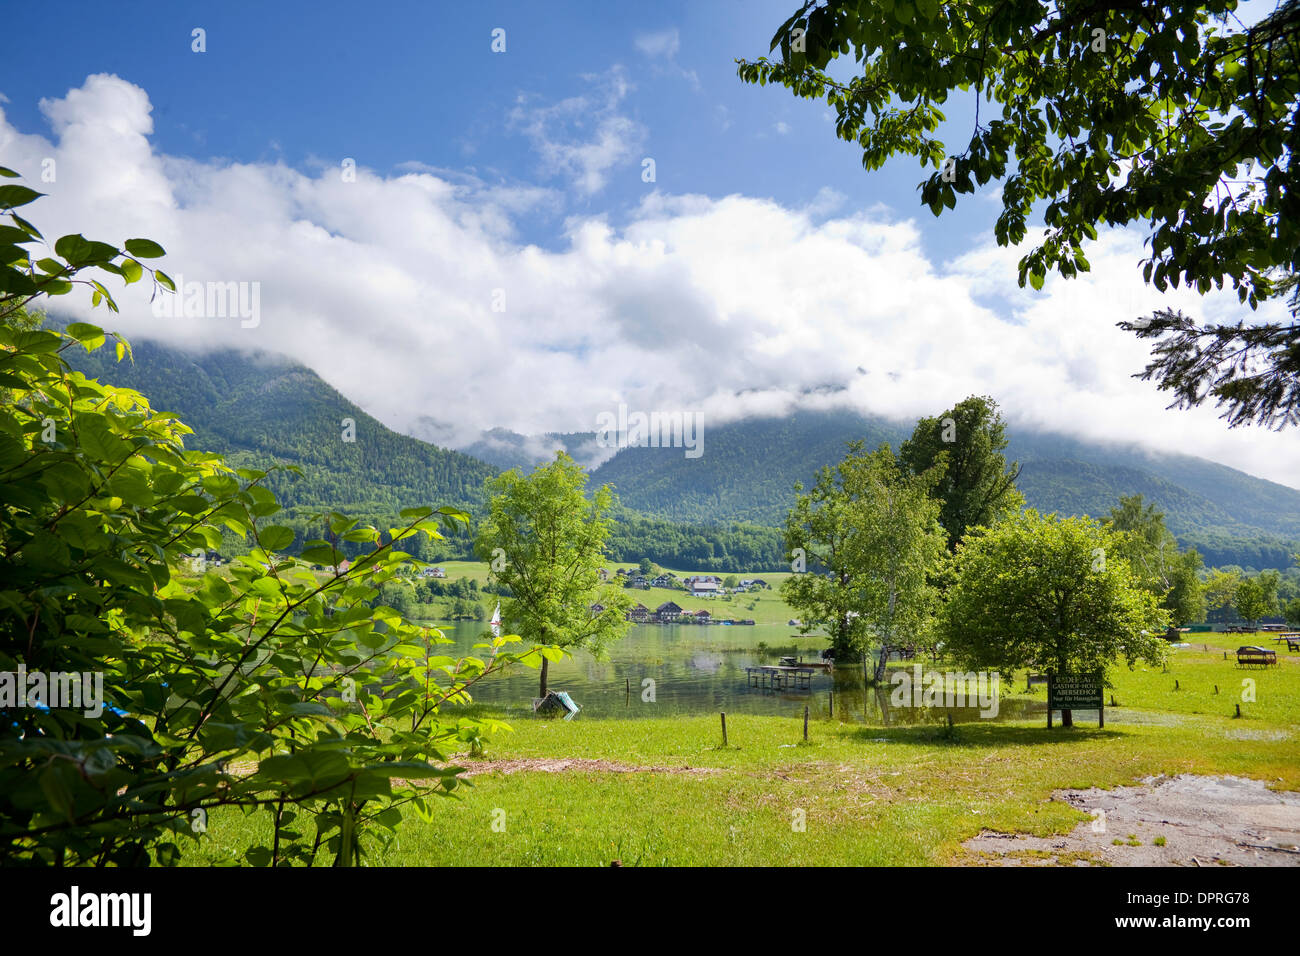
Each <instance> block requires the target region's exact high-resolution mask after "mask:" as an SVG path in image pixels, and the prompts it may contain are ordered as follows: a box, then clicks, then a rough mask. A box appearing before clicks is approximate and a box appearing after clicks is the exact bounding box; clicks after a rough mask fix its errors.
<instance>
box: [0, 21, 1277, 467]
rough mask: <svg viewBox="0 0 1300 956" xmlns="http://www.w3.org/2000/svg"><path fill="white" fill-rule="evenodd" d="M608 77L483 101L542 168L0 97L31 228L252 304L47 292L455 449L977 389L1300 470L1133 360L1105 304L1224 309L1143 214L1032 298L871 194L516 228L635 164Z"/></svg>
mask: <svg viewBox="0 0 1300 956" xmlns="http://www.w3.org/2000/svg"><path fill="white" fill-rule="evenodd" d="M661 46H662V44H661ZM654 52H660V53H662V52H663V51H661V50H660V48H659V47H655V48H654ZM620 82H622V81H621V80H620V78H619V74H618V73H617V72H612V73H610V74H608V75H605V76H602V77H593V78H592V84H593V91H592V94H591V103H593V104H595V105H596V106H597V107H598V110H599V115H598V116H596V117H595V120H594V121H593V122H589V123H580V122H576V119H577V113H576V112H575V109H576V107H575V106H574V105H573V104H572V103H570V102H568V101H561V102H558V103H555V104H549V105H548V104H545V103H542V104H537V103H534V102H532V101H531V100H528V101H525V102H524V103H523V104H522V105H521V106H520V107H519V110H520V112H516V113H515V114H506V115H503V116H502V117H501V123H502V124H505V125H508V124H515V126H516V127H518V128H520V129H522V130H523V131H524V132H525V136H526V138H527V139H528V141H530V142H532V143H533V145H534V148H535V149H536V150H537V151H538V152H539V161H540V164H541V166H542V167H544V168H545V169H546V170H547V171H548V172H547V173H546V174H545V176H544V178H545V179H546V180H547V181H546V182H544V183H508V182H506V183H503V182H485V181H482V180H479V179H476V178H474V177H472V176H466V175H456V174H453V173H450V172H446V173H444V172H443V171H437V170H427V169H425V168H423V167H421V166H420V165H419V164H418V162H416V161H414V160H413V161H412V163H410V164H404V166H403V169H402V171H396V172H393V173H392V174H390V175H384V174H380V173H377V172H374V171H372V170H369V169H367V168H366V167H365V165H364V161H363V160H361V159H359V160H358V166H357V169H356V174H355V177H350V176H348V175H345V173H346V170H345V169H344V168H343V167H341V166H340V165H339V164H338V163H337V162H335V161H331V162H328V163H327V162H324V161H322V162H321V164H320V165H319V166H318V167H317V168H314V169H311V170H307V171H303V170H298V169H293V168H290V167H288V166H286V165H283V164H279V163H275V162H266V163H236V162H228V161H225V160H222V159H220V158H214V159H204V160H198V159H194V158H188V157H182V156H170V155H163V154H161V153H159V152H158V151H157V150H156V149H155V148H154V146H153V144H152V143H151V141H150V136H151V133H152V130H153V124H152V120H151V116H150V113H151V106H150V100H149V95H148V93H147V91H145V90H143V89H141V88H140V87H138V86H135V85H133V84H131V83H129V82H127V81H126V80H123V79H121V78H119V77H116V76H112V75H107V74H98V75H94V76H91V77H88V78H87V79H86V81H85V83H84V84H83V85H82V86H81V87H80V88H77V89H74V90H71V91H69V92H68V93H67V95H65V96H63V97H62V98H57V99H50V100H46V101H43V102H42V104H41V105H42V110H43V113H44V115H45V116H46V118H47V119H48V121H49V130H48V131H46V132H39V133H38V132H33V131H30V130H27V131H20V130H17V129H15V128H13V126H12V125H10V123H9V121H8V120H7V118H5V117H4V115H3V112H0V163H2V164H3V165H6V166H10V167H12V168H14V169H16V170H18V171H19V172H20V173H22V174H23V175H24V176H25V177H26V180H25V181H26V182H27V183H28V184H29V185H32V186H33V187H34V188H37V189H41V190H42V191H44V192H46V193H48V194H49V195H48V196H47V197H46V198H43V199H40V200H38V201H37V203H35V204H34V205H32V206H31V207H29V208H30V210H31V215H30V216H29V218H31V219H32V220H33V221H34V222H35V223H36V224H37V225H38V226H39V227H41V229H42V231H43V232H44V233H45V234H46V235H47V236H49V237H51V238H53V237H56V236H59V235H62V234H64V233H67V232H82V233H84V234H85V235H87V236H88V237H90V238H94V239H102V240H105V241H119V242H120V241H121V240H123V239H126V238H129V237H133V236H146V237H149V238H152V239H155V240H157V241H159V242H160V243H162V244H163V245H164V246H165V247H166V248H167V251H168V256H167V258H166V260H163V262H162V265H163V268H164V269H167V270H168V271H169V272H170V273H171V274H172V275H173V276H174V277H181V276H183V278H184V280H185V281H186V282H203V283H209V282H213V283H228V282H237V283H238V282H250V283H251V282H257V283H260V287H259V288H260V300H259V301H260V311H261V314H260V317H259V321H258V322H257V324H256V325H255V326H253V327H246V323H241V321H240V320H239V319H238V318H236V317H225V318H221V317H196V316H191V317H183V316H182V317H173V318H160V317H158V316H156V315H155V314H154V311H153V310H152V309H151V307H150V302H149V295H148V290H147V289H144V288H142V285H143V284H142V285H141V286H132V287H131V288H130V289H127V290H125V291H123V292H121V293H120V294H119V293H118V292H117V290H116V288H115V290H114V292H115V295H118V301H119V304H120V305H121V307H122V314H121V315H120V316H113V315H110V314H109V313H107V312H105V311H103V310H94V311H92V310H91V309H90V307H89V302H88V299H86V298H85V297H83V296H80V295H72V296H68V297H67V298H66V299H64V300H63V301H61V302H59V303H58V305H59V306H60V307H65V306H66V307H68V308H69V310H70V311H71V312H73V313H75V314H76V316H77V317H78V318H83V319H89V320H91V321H96V322H99V323H100V324H103V325H106V326H107V327H110V328H115V329H119V330H120V331H122V332H123V333H125V334H126V335H127V336H128V337H131V336H134V337H145V338H155V339H158V340H160V341H162V342H164V343H166V344H169V345H172V346H180V347H184V348H188V349H193V350H204V349H211V348H216V347H233V348H246V349H263V350H268V351H273V352H282V353H284V354H286V355H289V356H291V357H292V358H294V359H296V360H298V361H300V362H302V363H304V364H306V365H308V366H310V367H311V368H313V369H315V370H316V371H317V372H318V373H319V374H320V375H321V376H322V377H323V378H324V379H325V380H326V381H328V382H329V383H330V384H331V385H333V386H334V387H336V388H338V389H339V390H340V391H342V392H343V393H344V394H346V395H347V396H348V397H349V398H351V399H352V400H354V401H355V402H356V403H357V404H358V405H360V406H362V407H364V408H365V409H366V410H367V411H369V412H370V413H371V414H373V415H375V416H376V417H377V418H379V419H380V420H382V421H383V422H385V423H386V424H388V425H390V426H391V427H394V428H396V429H399V430H402V431H406V432H408V433H413V434H418V435H420V436H421V437H426V438H433V439H435V440H437V441H439V442H440V443H442V444H446V445H451V446H454V447H459V446H463V445H466V444H468V443H471V442H473V441H474V440H475V439H477V438H478V437H479V436H480V434H481V433H482V431H483V430H485V429H489V428H492V427H495V426H500V427H504V428H509V429H512V430H514V431H517V432H521V433H525V434H540V433H544V432H587V431H592V430H593V429H594V428H595V427H596V422H597V416H598V415H600V414H601V413H602V412H606V413H608V412H612V411H616V410H617V408H618V406H619V404H620V403H626V405H627V406H628V407H629V408H632V409H640V410H644V411H647V412H648V411H653V410H664V411H673V410H681V411H684V412H690V413H693V414H697V415H700V416H702V419H703V421H704V423H705V427H706V429H707V427H708V425H709V423H717V424H721V423H723V422H726V421H731V420H735V419H737V418H741V417H745V416H749V415H755V414H763V415H770V414H780V413H782V412H785V411H788V410H791V409H794V408H832V407H837V406H849V407H853V408H856V409H859V410H862V411H866V412H870V413H873V414H877V415H884V416H888V417H893V418H899V419H910V418H915V417H916V416H918V415H922V414H933V413H935V412H937V411H939V410H940V409H942V408H943V407H945V406H946V405H948V404H951V403H952V402H955V401H957V400H959V399H961V398H962V397H964V396H965V395H967V394H970V393H979V394H988V395H992V396H994V397H995V398H996V399H997V400H998V401H999V402H1000V403H1001V404H1002V406H1003V408H1004V410H1005V411H1006V413H1007V414H1008V417H1009V418H1010V419H1011V420H1012V421H1013V422H1015V423H1020V424H1023V425H1026V426H1033V427H1036V428H1041V429H1050V430H1055V431H1061V432H1065V433H1067V434H1072V435H1077V436H1080V437H1083V438H1086V439H1089V440H1102V441H1106V440H1113V441H1117V442H1128V441H1137V442H1142V443H1144V444H1145V445H1147V446H1149V447H1152V448H1156V449H1164V450H1171V451H1184V452H1189V453H1192V454H1196V455H1200V456H1203V457H1206V458H1210V459H1213V460H1216V461H1220V462H1223V463H1225V464H1230V465H1232V466H1234V467H1238V468H1241V469H1243V470H1246V471H1249V472H1251V473H1254V474H1257V475H1260V476H1262V477H1266V478H1271V479H1273V480H1275V481H1280V482H1283V483H1286V484H1290V485H1293V486H1297V485H1300V477H1298V476H1300V443H1297V442H1296V441H1295V436H1294V435H1292V434H1288V433H1281V434H1275V433H1271V432H1267V431H1261V430H1253V429H1238V430H1235V431H1232V430H1229V429H1227V428H1226V427H1225V425H1224V424H1223V423H1222V422H1221V421H1220V420H1219V419H1218V417H1217V413H1216V412H1215V411H1214V410H1212V409H1199V410H1196V411H1194V412H1173V411H1167V410H1166V409H1165V407H1164V406H1165V405H1166V404H1167V402H1168V399H1167V397H1166V396H1164V395H1162V394H1160V393H1158V392H1156V391H1155V389H1154V388H1153V387H1152V386H1151V385H1150V384H1149V383H1144V382H1140V381H1138V380H1136V379H1134V378H1132V377H1131V376H1132V375H1133V373H1135V372H1138V371H1140V370H1141V368H1142V367H1143V365H1144V364H1145V361H1146V358H1147V352H1146V348H1145V346H1143V345H1141V344H1140V343H1138V342H1136V341H1135V340H1134V339H1133V337H1132V336H1131V335H1126V334H1124V333H1122V332H1120V331H1119V330H1118V329H1116V328H1115V327H1114V325H1115V323H1116V322H1117V321H1120V320H1121V319H1125V318H1129V317H1131V316H1134V315H1137V314H1140V313H1142V312H1149V311H1150V310H1151V309H1153V308H1155V307H1158V306H1164V307H1178V308H1182V309H1183V310H1184V311H1186V312H1188V313H1191V314H1195V315H1201V316H1232V315H1235V314H1237V313H1238V311H1239V310H1240V309H1241V308H1242V307H1240V306H1239V305H1238V303H1237V301H1236V298H1235V296H1233V295H1231V294H1214V295H1210V296H1207V297H1204V298H1202V297H1200V296H1197V295H1196V294H1195V293H1190V292H1187V291H1186V290H1178V291H1175V292H1173V293H1171V294H1168V295H1161V294H1159V293H1156V292H1154V291H1153V290H1150V289H1148V288H1147V287H1145V286H1144V285H1143V284H1142V282H1141V280H1140V275H1139V272H1138V269H1137V262H1138V259H1139V257H1140V255H1141V239H1140V237H1139V236H1138V235H1137V234H1135V233H1131V232H1123V231H1111V232H1109V233H1103V235H1102V238H1101V240H1100V241H1099V242H1098V243H1097V244H1096V245H1095V246H1094V247H1093V248H1092V249H1090V250H1089V260H1090V261H1091V263H1092V266H1093V271H1092V272H1091V273H1090V274H1089V275H1086V276H1083V277H1082V278H1079V279H1075V280H1070V281H1063V280H1059V279H1049V280H1048V283H1047V284H1046V285H1045V286H1044V288H1043V290H1042V291H1041V292H1032V291H1029V290H1020V289H1018V288H1017V287H1016V283H1015V276H1016V269H1015V263H1016V260H1017V259H1018V253H1017V251H1016V250H1010V249H1000V248H997V247H996V246H994V245H992V243H991V241H989V242H985V241H984V239H985V237H982V236H981V237H978V238H977V239H975V240H973V241H972V244H971V247H970V251H969V252H968V253H967V254H965V255H963V256H962V257H960V258H959V259H957V260H955V261H951V262H946V263H940V262H934V261H931V260H930V259H929V258H927V255H926V251H925V248H924V244H923V241H922V237H921V232H920V230H919V228H918V226H917V224H916V223H915V222H913V221H911V220H909V219H907V218H902V217H899V216H898V215H897V213H895V212H893V211H891V210H890V209H889V208H888V207H885V206H883V205H879V206H877V207H875V208H871V209H866V210H846V209H844V208H843V206H842V204H837V203H835V202H832V201H829V199H830V198H832V197H822V199H819V201H818V202H816V203H814V204H812V205H811V206H808V207H805V208H790V207H787V206H784V205H781V204H778V203H776V202H773V201H771V200H768V199H765V198H762V197H754V196H743V195H730V196H721V197H709V196H702V195H675V194H669V193H666V192H663V191H661V190H660V189H658V188H657V186H656V185H655V184H654V183H648V184H646V187H645V188H646V195H645V197H644V198H643V199H642V200H641V201H640V203H639V204H637V205H636V206H634V207H632V208H629V209H621V210H617V211H611V212H608V213H604V214H600V213H590V212H574V213H572V214H571V215H570V217H569V218H568V219H566V220H565V223H564V227H563V233H562V235H561V236H558V237H557V241H556V243H555V244H554V247H553V248H542V247H539V246H537V245H531V244H525V243H523V242H522V241H520V240H519V238H518V231H517V230H518V224H519V223H520V222H522V221H523V220H524V218H525V217H527V216H529V214H530V211H531V210H533V209H534V208H535V207H537V206H539V205H542V204H549V205H551V206H553V205H554V204H555V203H557V202H559V203H564V202H566V201H569V200H571V201H572V208H573V209H582V210H586V209H589V208H590V206H591V203H590V202H589V200H590V197H591V196H592V195H595V194H597V193H599V191H600V189H601V186H602V183H604V182H605V181H606V180H607V178H608V177H609V176H610V175H613V174H615V172H617V173H618V174H619V175H637V169H636V167H637V166H638V164H639V152H638V150H639V146H640V144H641V143H642V142H643V140H644V137H645V135H646V131H645V130H644V128H642V127H641V125H640V124H639V123H637V122H636V121H635V120H634V119H633V118H631V117H629V116H627V115H624V113H623V112H621V108H622V107H621V104H622V93H621V92H620V87H619V85H618V84H619V83H620ZM584 137H585V139H584ZM47 160H53V166H52V167H50V166H49V164H48V163H46V161H47ZM45 168H53V169H54V170H55V179H54V181H53V182H49V183H42V182H41V171H42V169H45ZM349 179H351V181H349ZM557 179H559V180H565V181H566V183H565V185H564V186H560V187H557V186H556V185H555V180H557ZM565 190H567V192H566V191H565ZM823 200H825V201H823ZM1272 311H1280V307H1270V309H1268V310H1266V309H1261V310H1260V316H1261V317H1263V316H1265V315H1267V314H1269V313H1270V312H1272ZM706 447H707V444H706Z"/></svg>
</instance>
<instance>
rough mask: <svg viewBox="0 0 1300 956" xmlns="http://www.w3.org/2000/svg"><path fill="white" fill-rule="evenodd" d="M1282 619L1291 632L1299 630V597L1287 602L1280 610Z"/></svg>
mask: <svg viewBox="0 0 1300 956" xmlns="http://www.w3.org/2000/svg"><path fill="white" fill-rule="evenodd" d="M1282 619H1283V620H1284V621H1286V626H1287V627H1289V628H1291V629H1292V630H1300V597H1298V598H1292V599H1291V600H1290V601H1287V602H1286V604H1285V605H1284V606H1283V608H1282Z"/></svg>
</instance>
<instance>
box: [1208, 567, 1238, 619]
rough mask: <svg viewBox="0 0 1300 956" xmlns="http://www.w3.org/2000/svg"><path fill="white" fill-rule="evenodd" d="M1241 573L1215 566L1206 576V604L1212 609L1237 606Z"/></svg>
mask: <svg viewBox="0 0 1300 956" xmlns="http://www.w3.org/2000/svg"><path fill="white" fill-rule="evenodd" d="M1240 586H1241V574H1240V573H1239V572H1237V571H1233V570H1229V569H1227V568H1214V569H1213V570H1212V571H1210V573H1209V574H1208V575H1207V576H1206V578H1205V583H1204V584H1203V586H1202V587H1203V590H1204V592H1205V606H1206V607H1207V608H1209V609H1210V610H1211V611H1216V610H1218V609H1220V608H1231V607H1235V604H1236V600H1237V589H1238V587H1240Z"/></svg>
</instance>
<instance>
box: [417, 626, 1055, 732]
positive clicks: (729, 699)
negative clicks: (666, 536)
mask: <svg viewBox="0 0 1300 956" xmlns="http://www.w3.org/2000/svg"><path fill="white" fill-rule="evenodd" d="M441 627H442V631H443V634H444V635H445V636H446V637H449V638H451V639H452V640H454V641H455V644H456V650H457V651H458V652H459V653H461V654H470V653H473V654H476V655H481V654H482V653H483V652H482V651H481V650H479V651H473V650H471V649H472V647H473V645H474V644H475V643H478V642H480V641H482V640H483V639H484V638H483V635H484V633H485V629H484V625H483V624H481V623H458V624H445V625H441ZM760 643H762V644H766V645H768V646H769V647H770V648H772V649H773V650H769V651H767V653H764V652H763V651H762V650H761V649H760V648H759V646H758V645H759V644H760ZM792 646H794V647H795V648H797V650H796V653H797V654H798V655H800V656H802V659H803V660H807V661H815V660H818V655H819V654H820V652H821V649H822V647H824V646H825V643H824V639H823V638H808V637H804V638H798V637H795V636H794V635H793V634H792V632H791V629H790V628H788V627H784V626H778V625H754V626H732V627H727V626H721V625H713V626H708V627H701V626H698V625H681V626H673V625H634V626H633V627H632V628H630V629H629V631H628V634H627V636H626V637H624V638H623V640H621V641H619V642H618V643H617V644H615V645H614V646H613V647H612V648H611V649H610V650H609V652H608V653H607V655H606V658H605V659H604V660H596V659H594V658H593V657H592V656H591V655H590V654H588V653H586V652H585V651H577V652H575V653H573V654H572V655H571V656H569V657H566V658H565V659H564V660H562V661H558V662H553V663H552V664H551V666H550V673H549V678H548V680H549V684H550V689H552V690H564V691H568V692H569V694H570V695H571V696H572V697H573V699H574V700H575V701H576V702H577V703H578V705H579V706H580V707H581V708H582V714H580V715H579V717H578V719H579V720H581V719H582V715H583V714H585V715H587V716H589V717H627V718H636V717H667V716H673V715H678V714H683V715H698V714H716V713H718V712H719V711H725V712H727V713H736V714H773V715H783V716H788V717H793V716H800V715H802V714H803V709H804V707H805V706H806V707H808V709H809V713H810V715H811V716H812V717H814V718H818V717H828V716H831V707H832V706H834V716H835V717H836V718H837V719H840V720H845V721H858V722H862V723H869V724H878V725H884V726H889V725H894V724H915V723H942V722H944V721H945V720H946V716H947V715H948V714H949V713H951V715H952V719H953V720H954V721H955V722H965V721H976V720H980V719H982V718H980V716H979V708H977V707H952V708H944V707H931V708H914V707H907V708H898V707H891V706H890V705H889V690H890V688H888V687H885V688H866V687H864V684H863V680H862V670H861V667H841V668H840V669H839V670H836V671H834V672H824V671H818V672H816V673H814V674H813V676H812V679H811V682H810V687H809V688H807V689H799V690H795V689H779V690H770V689H766V688H761V687H751V686H749V685H748V681H747V680H746V674H745V668H746V667H753V666H756V665H760V664H775V663H777V662H778V661H777V657H778V656H779V654H787V653H789V652H790V648H791V647H792ZM776 649H779V652H778V651H777V650H776ZM446 653H451V649H450V648H448V650H447V652H446ZM537 690H538V674H537V671H536V670H531V669H529V668H526V667H518V666H516V667H514V668H512V669H511V670H509V671H507V672H505V673H502V674H496V675H493V676H491V677H488V678H486V679H485V680H483V681H482V682H481V683H479V684H477V685H476V686H475V687H474V689H473V691H472V692H473V695H474V698H475V700H476V701H478V702H479V703H483V704H487V705H489V706H492V707H494V708H499V709H501V710H504V711H505V712H506V713H507V714H508V715H511V716H517V715H520V714H530V713H531V712H532V698H533V697H535V696H536V694H537ZM1045 708H1046V703H1045V701H1043V700H1039V701H1023V700H1006V699H1004V700H1002V701H1000V703H999V707H998V716H997V717H996V718H993V719H997V720H1022V719H1026V718H1030V717H1039V716H1044V715H1045V713H1046V710H1045Z"/></svg>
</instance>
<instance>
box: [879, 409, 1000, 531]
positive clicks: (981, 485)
mask: <svg viewBox="0 0 1300 956" xmlns="http://www.w3.org/2000/svg"><path fill="white" fill-rule="evenodd" d="M1006 447H1007V434H1006V423H1005V422H1004V421H1003V420H1002V415H1001V414H1000V413H999V412H998V406H997V402H995V401H993V399H991V398H988V397H983V396H976V395H972V396H970V397H969V398H966V399H964V400H962V401H961V402H958V403H957V405H955V406H954V407H953V408H950V409H948V410H947V411H945V412H943V413H942V414H941V415H939V416H937V417H935V418H922V419H921V420H920V421H918V422H917V423H916V428H915V429H913V430H912V436H911V437H910V438H908V439H907V440H906V441H904V442H903V443H902V445H900V446H899V449H898V458H899V461H900V462H902V464H903V466H904V467H905V468H906V469H907V470H908V471H909V472H910V473H911V474H913V475H921V474H925V473H927V472H930V471H932V470H933V471H934V472H935V477H934V492H933V494H934V497H935V499H936V500H937V501H939V503H940V507H939V523H940V524H942V525H943V528H944V531H945V532H946V534H947V539H948V550H949V551H953V550H955V549H956V547H957V542H958V541H960V540H961V539H962V537H963V536H964V535H965V534H966V531H967V529H969V528H972V527H974V526H976V525H990V524H993V523H995V522H996V521H998V520H999V519H1000V518H1002V517H1004V516H1006V515H1008V514H1013V513H1015V512H1016V511H1019V510H1020V509H1021V508H1023V507H1024V504H1025V499H1024V496H1023V495H1022V494H1020V492H1019V491H1018V490H1017V489H1016V478H1017V477H1018V476H1019V474H1020V466H1019V464H1017V463H1014V462H1013V463H1012V464H1011V465H1009V466H1008V465H1007V461H1006V457H1005V456H1004V455H1003V452H1004V451H1005V450H1006Z"/></svg>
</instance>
